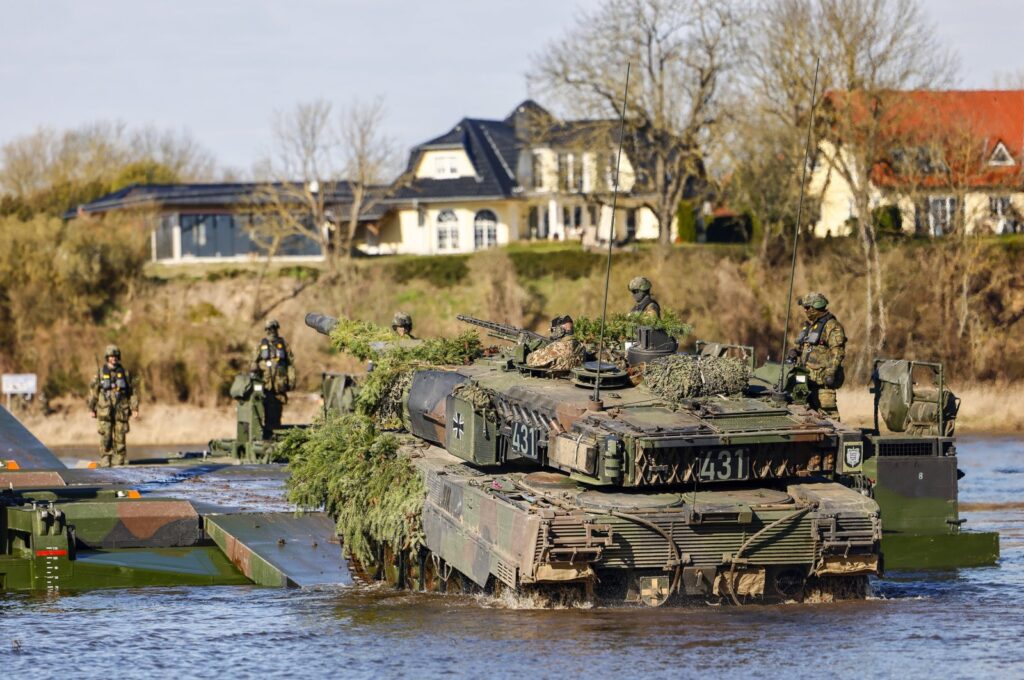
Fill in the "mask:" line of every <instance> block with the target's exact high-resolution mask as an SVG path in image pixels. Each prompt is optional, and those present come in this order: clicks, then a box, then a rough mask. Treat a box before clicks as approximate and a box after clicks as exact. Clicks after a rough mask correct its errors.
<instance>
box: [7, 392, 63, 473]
mask: <svg viewBox="0 0 1024 680" xmlns="http://www.w3.org/2000/svg"><path fill="white" fill-rule="evenodd" d="M12 462H13V465H12ZM3 468H9V469H13V470H18V469H20V470H65V469H67V466H66V465H64V463H62V462H60V459H59V458H57V456H55V455H53V452H52V451H50V449H48V448H46V445H45V444H43V443H42V442H41V441H39V440H38V439H36V437H35V435H34V434H32V433H31V432H29V431H28V428H27V427H25V426H24V425H22V424H21V423H20V422H19V421H18V419H17V418H15V417H14V416H12V415H11V413H10V412H9V411H8V410H7V409H5V408H4V407H2V406H0V469H3Z"/></svg>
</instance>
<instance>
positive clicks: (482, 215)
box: [473, 210, 498, 250]
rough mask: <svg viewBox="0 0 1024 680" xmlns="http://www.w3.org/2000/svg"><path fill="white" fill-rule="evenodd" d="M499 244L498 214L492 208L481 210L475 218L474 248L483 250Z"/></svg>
mask: <svg viewBox="0 0 1024 680" xmlns="http://www.w3.org/2000/svg"><path fill="white" fill-rule="evenodd" d="M496 245H498V216H497V215H495V214H494V213H493V212H492V211H490V210H481V211H480V212H478V213H477V214H476V217H475V218H473V248H474V250H481V249H483V248H492V247H494V246H496Z"/></svg>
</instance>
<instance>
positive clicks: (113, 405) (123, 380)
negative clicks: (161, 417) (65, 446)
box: [86, 345, 139, 467]
mask: <svg viewBox="0 0 1024 680" xmlns="http://www.w3.org/2000/svg"><path fill="white" fill-rule="evenodd" d="M103 361H104V363H103V366H101V367H100V369H99V370H98V371H97V372H96V377H95V378H93V379H92V382H91V383H90V384H89V399H88V401H87V402H86V403H87V405H88V406H89V411H90V412H92V417H93V418H96V419H97V420H99V433H100V465H101V466H103V467H110V466H111V465H127V464H128V444H127V441H126V435H127V434H128V429H129V427H128V420H129V418H131V417H132V416H134V417H136V418H138V417H139V393H138V390H137V389H136V386H135V381H134V380H133V379H132V377H131V375H130V374H129V373H128V371H126V370H125V368H124V366H122V365H121V350H120V349H118V347H117V345H108V346H107V349H106V351H105V352H104V354H103Z"/></svg>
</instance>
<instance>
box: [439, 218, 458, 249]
mask: <svg viewBox="0 0 1024 680" xmlns="http://www.w3.org/2000/svg"><path fill="white" fill-rule="evenodd" d="M437 249H438V251H442V250H458V249H459V218H458V217H456V216H455V211H454V210H442V211H441V212H439V213H438V214H437Z"/></svg>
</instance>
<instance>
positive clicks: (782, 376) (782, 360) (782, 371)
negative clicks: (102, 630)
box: [778, 57, 821, 392]
mask: <svg viewBox="0 0 1024 680" xmlns="http://www.w3.org/2000/svg"><path fill="white" fill-rule="evenodd" d="M820 66H821V57H818V58H816V59H815V60H814V84H813V85H811V111H810V114H809V115H808V116H807V140H806V141H805V142H804V168H803V172H802V173H801V174H800V202H799V203H797V206H796V225H795V226H794V227H793V262H792V264H791V265H790V268H789V295H788V296H787V297H786V327H785V329H784V330H783V331H782V353H781V354H779V384H778V390H779V392H781V391H782V386H783V385H784V384H785V383H786V349H787V348H786V343H787V342H788V340H789V316H790V312H791V311H792V309H793V279H794V278H795V277H796V244H797V241H799V240H800V220H801V219H802V217H803V213H804V189H805V188H806V186H807V165H808V160H807V157H808V155H809V154H810V153H811V128H812V126H813V125H814V101H815V97H816V96H817V94H818V68H819V67H820Z"/></svg>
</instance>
